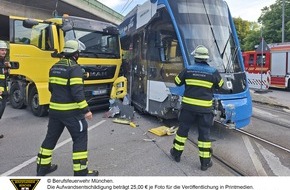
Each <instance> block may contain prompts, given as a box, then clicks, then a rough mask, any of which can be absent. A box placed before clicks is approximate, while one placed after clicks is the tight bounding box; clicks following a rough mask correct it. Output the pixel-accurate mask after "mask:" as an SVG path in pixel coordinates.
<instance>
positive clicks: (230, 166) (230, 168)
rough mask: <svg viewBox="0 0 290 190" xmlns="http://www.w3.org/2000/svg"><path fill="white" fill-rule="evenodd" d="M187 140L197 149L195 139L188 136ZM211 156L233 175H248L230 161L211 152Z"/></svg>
mask: <svg viewBox="0 0 290 190" xmlns="http://www.w3.org/2000/svg"><path fill="white" fill-rule="evenodd" d="M188 141H189V142H190V143H191V144H192V145H193V146H195V147H196V148H197V149H198V145H197V143H196V142H195V141H193V140H192V139H191V138H188ZM212 158H213V159H215V161H217V162H218V163H219V164H221V165H223V166H224V167H226V168H227V169H228V171H230V172H231V173H232V174H233V175H235V176H248V175H247V174H246V172H245V171H242V170H241V169H239V168H238V167H236V166H235V165H234V164H232V163H230V162H229V161H228V162H227V161H225V160H224V159H222V158H221V157H219V156H218V155H216V154H212Z"/></svg>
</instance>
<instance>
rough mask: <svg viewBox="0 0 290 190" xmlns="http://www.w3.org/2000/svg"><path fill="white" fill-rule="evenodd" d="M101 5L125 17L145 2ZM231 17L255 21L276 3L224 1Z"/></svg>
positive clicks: (118, 0)
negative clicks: (263, 10) (262, 10)
mask: <svg viewBox="0 0 290 190" xmlns="http://www.w3.org/2000/svg"><path fill="white" fill-rule="evenodd" d="M99 1H100V2H101V3H103V4H105V5H107V6H108V7H110V8H112V9H114V10H115V11H117V12H119V13H121V14H123V15H126V14H127V13H128V12H129V11H130V10H131V9H132V8H133V7H135V6H136V5H137V4H143V3H144V2H145V1H146V0H99ZM226 2H227V3H228V5H229V7H230V10H231V14H232V15H233V17H241V18H242V19H243V20H248V21H255V22H256V21H257V19H258V18H259V16H260V14H261V9H262V8H263V7H265V6H269V5H271V4H273V3H275V2H276V0H226Z"/></svg>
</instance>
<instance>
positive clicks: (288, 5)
mask: <svg viewBox="0 0 290 190" xmlns="http://www.w3.org/2000/svg"><path fill="white" fill-rule="evenodd" d="M282 3H283V0H276V2H275V3H274V4H272V5H270V6H266V7H264V8H263V9H262V14H261V16H260V17H259V19H258V22H259V23H261V24H262V26H263V37H264V39H265V41H266V42H267V43H279V42H281V41H282V7H283V6H282ZM284 18H285V19H284V20H285V30H284V37H285V42H287V41H288V42H289V41H290V0H285V14H284Z"/></svg>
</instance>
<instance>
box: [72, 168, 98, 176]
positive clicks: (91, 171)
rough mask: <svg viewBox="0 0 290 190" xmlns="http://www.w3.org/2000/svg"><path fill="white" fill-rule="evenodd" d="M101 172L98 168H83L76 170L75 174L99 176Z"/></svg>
mask: <svg viewBox="0 0 290 190" xmlns="http://www.w3.org/2000/svg"><path fill="white" fill-rule="evenodd" d="M98 175H99V172H98V171H97V170H88V169H85V170H81V171H77V172H76V171H75V172H74V176H98Z"/></svg>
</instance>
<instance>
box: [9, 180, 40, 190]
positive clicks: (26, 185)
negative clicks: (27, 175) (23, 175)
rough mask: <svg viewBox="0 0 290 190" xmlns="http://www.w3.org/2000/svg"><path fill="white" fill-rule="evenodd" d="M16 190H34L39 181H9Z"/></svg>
mask: <svg viewBox="0 0 290 190" xmlns="http://www.w3.org/2000/svg"><path fill="white" fill-rule="evenodd" d="M10 181H11V183H12V184H13V186H14V187H15V189H16V190H34V189H35V187H36V186H37V184H38V183H39V181H40V179H10Z"/></svg>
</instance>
